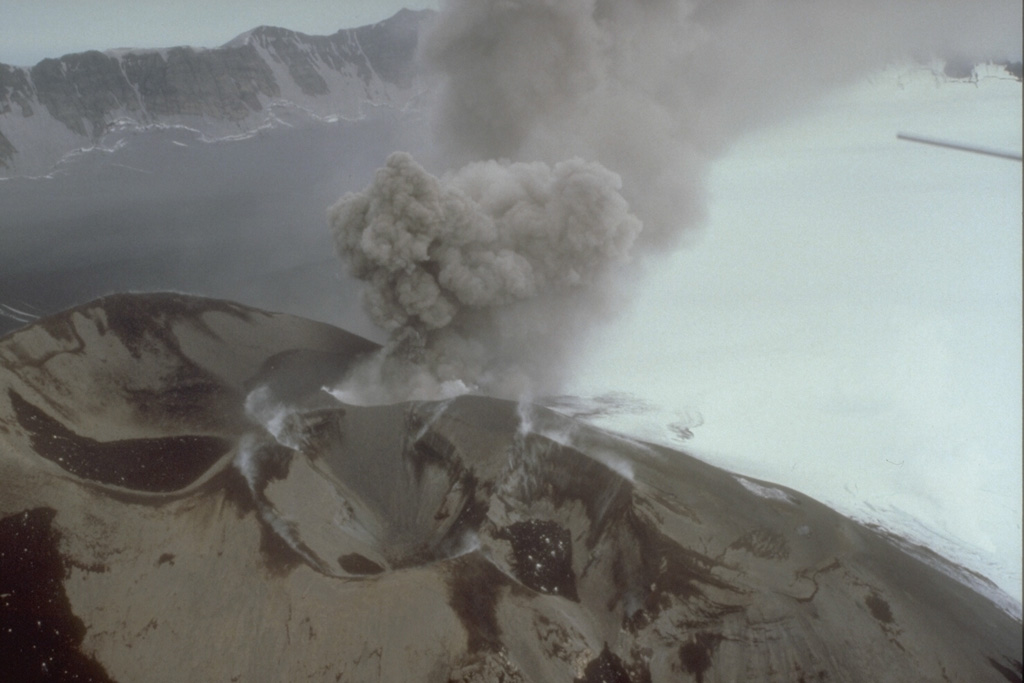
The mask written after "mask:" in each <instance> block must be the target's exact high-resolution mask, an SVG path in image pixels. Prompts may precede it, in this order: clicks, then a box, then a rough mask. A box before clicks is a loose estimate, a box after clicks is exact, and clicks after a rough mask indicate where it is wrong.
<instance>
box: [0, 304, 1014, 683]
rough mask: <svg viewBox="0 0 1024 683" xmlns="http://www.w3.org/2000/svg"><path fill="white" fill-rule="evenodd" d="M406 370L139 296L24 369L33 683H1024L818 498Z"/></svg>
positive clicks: (16, 421)
mask: <svg viewBox="0 0 1024 683" xmlns="http://www.w3.org/2000/svg"><path fill="white" fill-rule="evenodd" d="M373 348H374V346H373V345H372V344H371V343H369V342H366V341H365V340H361V339H359V338H358V337H353V336H351V335H348V334H346V333H344V332H342V331H340V330H336V329H334V328H330V327H328V326H324V325H321V324H317V323H312V322H309V321H305V320H302V319H298V318H292V317H289V316H283V315H273V314H268V313H263V312H260V311H256V310H253V309H248V308H245V307H242V306H238V305H235V304H230V303H226V302H221V301H213V300H205V299H195V298H188V297H184V296H178V295H145V296H121V295H119V296H114V297H109V298H106V299H103V300H99V301H97V302H94V303H92V304H89V305H86V306H82V307H79V308H78V309H75V310H72V311H69V312H67V313H64V314H61V315H59V316H55V317H52V318H49V319H47V320H44V321H41V322H39V323H37V324H35V325H33V326H31V327H28V328H26V329H23V330H21V331H18V332H16V333H14V334H12V335H9V336H7V337H6V338H4V339H2V340H0V491H2V495H0V678H4V679H5V680H7V679H10V680H67V679H68V678H69V677H70V675H71V674H72V673H76V674H78V675H79V676H81V678H80V679H79V680H119V681H147V680H161V681H168V680H198V679H201V680H208V681H229V680H299V679H312V680H345V681H396V680H405V681H420V680H422V681H494V680H506V681H545V682H548V681H587V682H594V681H633V682H634V683H636V682H640V681H679V680H683V681H685V680H695V681H707V682H711V681H735V680H761V681H812V680H829V681H907V680H971V681H985V680H991V681H1004V680H1011V681H1012V680H1019V678H1020V674H1021V663H1020V662H1021V624H1020V623H1019V622H1018V621H1015V620H1014V619H1013V618H1011V617H1009V616H1007V615H1006V614H1005V613H1004V612H1002V611H1001V610H1000V609H998V608H997V607H996V606H995V605H993V604H992V603H991V602H990V601H989V600H987V599H986V598H984V597H982V596H980V595H978V594H977V593H974V592H972V591H971V590H970V589H968V588H967V587H965V586H963V585H962V584H960V583H957V582H956V581H954V580H952V579H950V578H949V577H948V576H947V575H946V574H944V573H942V572H940V571H938V570H936V569H934V568H933V567H931V566H929V565H927V564H924V563H922V562H921V561H919V560H918V559H915V558H914V557H912V556H910V555H908V554H906V553H905V552H903V551H902V550H900V549H899V548H898V547H897V546H896V545H894V544H892V543H890V542H889V541H888V540H886V539H885V538H884V537H883V536H881V535H879V534H877V533H875V532H874V531H872V530H870V529H867V528H865V527H863V526H861V525H858V524H856V523H854V522H851V521H850V520H847V519H845V518H843V517H841V516H839V515H837V514H836V513H835V512H833V511H832V510H830V509H828V508H826V507H824V506H822V505H820V504H818V503H816V502H815V501H813V500H811V499H809V498H807V497H805V496H802V495H800V494H798V493H795V492H792V491H786V490H782V489H779V488H777V487H773V486H771V485H769V484H765V483H758V482H752V481H749V480H746V479H742V478H740V477H737V476H735V475H732V474H730V473H728V472H724V471H722V470H719V469H716V468H714V467H711V466H708V465H706V464H704V463H701V462H699V461H696V460H694V459H692V458H690V457H688V456H686V455H683V454H681V453H678V452H672V451H668V450H664V449H659V448H655V447H652V446H648V445H644V444H640V443H636V442H632V441H627V440H624V439H622V438H619V437H615V436H613V435H610V434H607V433H605V432H601V431H599V430H595V429H592V428H588V427H584V426H582V425H580V424H578V423H575V422H573V421H571V420H569V419H568V418H564V417H561V416H559V415H556V414H554V413H551V412H549V411H546V410H543V409H540V408H537V407H533V406H529V405H516V404H515V403H510V402H506V401H499V400H495V399H488V398H484V397H474V396H465V397H462V398H459V399H456V400H453V401H449V402H445V403H430V402H428V403H415V404H400V405H392V406H376V407H360V406H347V405H342V404H340V403H338V402H337V401H335V400H334V399H333V398H332V397H331V396H329V395H328V394H326V393H325V392H323V391H321V387H322V386H323V385H325V384H330V383H332V382H334V381H336V380H337V378H338V377H339V376H340V375H341V374H343V373H344V372H345V369H346V367H347V366H348V364H349V363H350V362H351V360H352V359H353V358H355V357H356V356H358V355H359V354H361V353H365V352H368V351H371V350H372V349H373Z"/></svg>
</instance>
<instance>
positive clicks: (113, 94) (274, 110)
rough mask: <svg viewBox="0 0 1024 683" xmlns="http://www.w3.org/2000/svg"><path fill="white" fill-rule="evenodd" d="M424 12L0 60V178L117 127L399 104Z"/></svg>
mask: <svg viewBox="0 0 1024 683" xmlns="http://www.w3.org/2000/svg"><path fill="white" fill-rule="evenodd" d="M429 16H430V13H429V12H427V11H424V12H413V11H409V10H402V11H401V12H399V13H398V14H396V15H395V16H394V17H392V18H390V19H387V20H385V21H383V22H380V23H379V24H374V25H372V26H364V27H362V28H357V29H345V30H341V31H338V32H337V33H335V34H334V35H331V36H309V35H305V34H302V33H297V32H295V31H289V30H286V29H281V28H273V27H260V28H257V29H254V30H252V31H249V32H247V33H244V34H242V35H241V36H238V37H237V38H235V39H234V40H232V41H231V42H229V43H227V44H226V45H224V46H222V47H220V48H216V49H210V50H206V49H194V48H190V47H175V48H170V49H166V50H140V51H135V50H132V51H125V50H118V51H109V52H97V51H90V52H84V53H80V54H70V55H65V56H63V57H61V58H59V59H44V60H43V61H41V62H39V63H38V64H36V65H35V66H33V67H31V68H21V67H13V66H8V65H6V64H0V177H3V176H12V175H25V174H35V173H41V172H44V171H45V170H46V169H48V168H49V167H50V166H52V165H53V164H54V163H56V162H57V161H58V160H59V159H60V158H61V157H62V156H63V155H64V154H66V153H68V152H70V151H72V150H75V149H78V148H81V147H83V146H89V145H95V144H98V143H102V141H103V140H104V138H105V136H107V135H108V134H110V133H112V132H115V131H123V130H125V129H126V128H129V129H134V128H138V127H142V126H149V125H154V124H157V125H159V124H171V125H185V126H189V127H192V128H195V129H197V130H199V131H200V132H202V133H204V134H206V135H211V136H221V135H230V134H239V133H245V132H248V131H252V130H255V129H256V128H259V127H260V126H264V125H267V124H268V123H269V122H272V121H273V120H275V118H277V116H278V115H279V112H280V111H281V110H282V109H286V110H300V111H303V112H305V113H306V114H307V115H313V116H319V117H326V116H343V117H345V118H360V117H362V116H363V115H364V113H365V110H366V107H367V106H378V105H384V106H394V107H401V106H404V105H406V104H407V103H408V102H409V100H410V99H411V98H412V97H413V96H414V95H415V94H416V91H417V88H416V86H415V74H414V72H413V57H414V54H415V51H416V45H417V42H418V37H419V32H420V29H421V27H422V26H423V24H424V22H425V21H426V20H427V19H428V17H429Z"/></svg>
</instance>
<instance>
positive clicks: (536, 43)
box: [331, 0, 1022, 398]
mask: <svg viewBox="0 0 1024 683" xmlns="http://www.w3.org/2000/svg"><path fill="white" fill-rule="evenodd" d="M1021 14H1022V10H1021V3H1020V0H977V1H976V2H971V3H966V2H963V1H962V0H860V2H854V3H851V2H849V0H814V1H810V0H447V1H446V2H444V3H443V6H442V10H441V12H440V15H439V16H438V18H437V20H436V22H435V24H434V28H433V30H432V31H431V32H430V34H429V35H428V36H427V37H426V39H425V41H424V43H423V49H422V55H423V57H424V60H425V62H426V63H427V65H428V67H429V68H430V69H431V70H432V71H433V73H435V75H436V76H437V77H438V79H439V83H440V85H439V90H438V96H437V101H436V104H435V106H434V107H433V110H434V111H433V119H434V123H435V128H436V138H435V139H436V142H437V145H438V149H437V150H436V154H437V157H438V158H437V159H433V160H432V164H433V165H437V166H440V167H448V168H453V167H458V166H461V165H463V164H468V165H467V166H465V167H464V168H462V169H461V170H459V171H456V172H453V173H450V174H447V175H445V176H443V177H442V178H434V177H432V176H430V175H429V174H427V173H426V172H424V171H423V169H422V168H420V167H419V166H418V165H416V164H415V163H414V162H413V161H412V160H411V159H410V158H409V157H408V156H406V155H397V156H394V157H392V159H390V160H389V162H388V165H387V167H386V168H385V169H383V170H382V171H381V172H380V173H379V174H378V177H377V180H376V181H375V183H374V184H373V186H371V187H370V188H369V189H368V190H367V191H366V192H364V193H362V194H358V195H350V196H347V197H345V198H343V199H342V201H341V202H339V204H337V205H336V206H335V207H333V208H332V210H331V222H332V226H333V228H334V232H335V236H336V239H337V242H338V247H339V251H340V252H341V253H342V256H343V258H344V259H345V260H347V261H348V262H349V263H350V264H351V266H352V268H353V271H354V272H355V274H356V275H357V276H359V277H361V278H363V279H364V280H366V281H367V282H368V283H369V290H368V293H367V304H368V307H369V309H370V311H371V315H372V316H373V318H374V320H376V321H377V322H378V324H380V325H381V326H382V327H384V329H386V330H387V331H388V332H389V333H390V334H391V341H390V343H389V347H388V350H387V351H386V353H385V354H384V356H382V357H381V358H378V359H377V364H376V367H374V368H370V369H367V368H364V373H363V374H364V377H363V380H364V382H365V381H366V380H372V381H378V382H383V384H384V385H390V386H395V387H400V386H402V385H404V386H405V389H402V390H400V391H399V393H398V394H396V395H395V398H398V397H403V396H402V392H403V391H404V392H405V393H406V394H408V393H409V392H410V389H409V387H410V386H414V387H415V388H414V389H412V390H411V391H412V392H413V393H415V394H417V396H420V397H423V396H429V394H430V393H431V391H434V390H438V391H441V393H444V391H443V390H444V388H445V387H447V390H448V391H450V390H451V387H452V386H453V385H452V384H451V383H452V382H462V383H463V384H464V385H465V387H466V388H472V387H480V388H483V389H486V390H488V391H491V392H495V391H497V392H498V393H505V394H509V393H513V394H514V393H516V392H517V391H522V390H533V391H547V390H554V389H557V387H558V381H559V379H560V378H561V376H562V375H563V374H564V372H565V370H566V367H567V359H568V357H569V356H570V355H571V354H569V351H570V350H571V349H572V348H573V346H574V345H575V344H579V343H581V342H580V339H581V338H582V336H583V334H584V333H585V332H586V331H587V328H588V327H590V326H592V325H593V321H595V320H601V319H603V318H604V317H605V315H606V314H608V313H609V312H610V311H611V309H613V308H615V307H616V304H618V303H621V302H620V301H616V300H615V299H614V297H615V296H618V297H624V296H625V295H624V294H623V291H622V290H623V289H624V288H625V287H626V285H627V283H628V281H629V279H630V278H632V279H634V280H635V279H636V276H637V275H638V274H639V269H640V268H641V267H642V265H643V263H644V261H645V259H646V258H648V257H650V256H654V255H657V254H658V253H660V252H662V251H664V250H665V249H667V248H672V247H675V246H678V245H679V243H680V242H681V241H682V240H683V239H684V238H685V236H686V235H687V234H689V232H690V229H691V228H693V227H694V226H696V225H698V224H699V222H700V218H701V216H702V213H703V183H702V178H703V175H704V174H705V173H706V170H707V167H708V162H709V161H710V160H713V159H714V158H715V157H716V156H718V155H720V154H721V153H722V152H723V151H724V150H725V149H726V148H727V147H728V145H729V144H730V143H731V142H732V141H734V140H736V139H737V138H738V137H739V136H740V135H742V134H744V133H746V132H748V131H750V130H751V129H753V128H756V127H758V126H762V125H766V124H770V123H773V122H775V121H777V120H779V119H780V118H783V117H785V116H786V115H787V114H790V113H793V112H794V111H795V110H797V109H798V108H799V107H800V106H801V105H802V104H805V103H807V102H809V101H810V100H811V99H813V98H814V97H815V96H816V95H818V94H821V93H823V92H824V91H826V90H827V89H829V88H831V87H835V86H838V85H841V84H843V83H844V82H848V81H851V80H852V79H855V78H859V77H861V76H863V75H864V74H865V73H868V72H870V71H871V70H873V69H877V68H880V67H882V66H884V65H886V64H890V63H893V62H897V61H901V60H907V59H910V58H916V59H932V58H954V59H957V60H960V61H963V60H982V59H986V58H997V59H1012V60H1019V59H1020V54H1021V33H1020V24H1021ZM481 159H505V160H507V161H502V162H496V161H487V162H480V160H481ZM565 159H571V160H572V161H562V160H565ZM579 159H586V160H588V162H584V161H580V160H579ZM514 162H529V163H514ZM540 162H543V163H540ZM606 169H611V171H614V173H612V172H611V171H609V170H606ZM620 179H621V180H620ZM766 182H770V179H766ZM737 200H738V201H742V198H737ZM627 205H628V208H627ZM641 223H642V224H643V226H644V229H643V231H642V233H641V232H639V226H640V225H641ZM631 247H632V253H633V256H634V258H632V260H631V261H630V262H629V266H628V267H625V266H623V267H618V264H621V263H622V262H623V261H624V260H625V259H626V256H627V254H628V253H629V252H630V249H631ZM623 273H627V274H628V276H629V277H619V279H618V281H617V283H616V284H615V285H612V284H611V283H612V279H611V278H610V277H609V276H610V275H613V274H615V275H619V276H621V275H622V274H623ZM405 397H411V396H408V395H406V396H405Z"/></svg>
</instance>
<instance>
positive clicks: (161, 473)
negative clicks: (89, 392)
mask: <svg viewBox="0 0 1024 683" xmlns="http://www.w3.org/2000/svg"><path fill="white" fill-rule="evenodd" d="M7 394H8V396H9V397H10V400H11V406H12V407H13V408H14V412H15V415H16V416H17V418H18V422H19V423H20V424H21V426H22V427H24V428H25V429H26V430H27V431H28V433H29V437H30V438H31V440H32V446H33V448H34V449H35V450H36V452H37V453H39V455H41V456H42V457H44V458H46V459H47V460H50V461H51V462H54V463H56V464H58V465H60V466H61V467H63V468H64V469H65V470H67V471H68V472H70V473H71V474H74V475H75V476H78V477H82V478H84V479H91V480H92V481H96V482H100V483H102V484H112V485H115V486H123V487H125V488H129V489H134V490H137V491H148V492H153V493H166V492H169V491H177V490H179V489H181V488H184V487H185V486H187V485H189V484H191V483H192V482H193V481H195V480H196V479H198V478H199V477H200V476H201V475H202V474H203V473H204V472H206V471H207V470H208V469H210V467H211V466H212V465H213V464H214V463H215V462H216V461H217V460H218V459H219V458H220V457H221V456H223V455H224V454H225V453H227V451H228V449H230V448H231V443H230V442H229V441H227V440H226V439H222V438H219V437H214V436H195V435H185V436H166V437H159V438H149V439H122V440H120V441H96V440H95V439H90V438H89V437H85V436H81V435H79V434H76V433H74V432H73V431H71V430H70V429H68V428H67V427H65V426H64V425H63V424H61V422H60V421H58V420H56V419H54V418H53V417H50V416H49V415H47V414H46V413H45V412H43V411H42V410H40V409H39V408H37V407H36V406H34V405H32V404H31V403H29V402H28V401H26V400H25V399H24V398H22V397H21V395H19V394H18V392H16V391H14V390H13V389H8V391H7Z"/></svg>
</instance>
